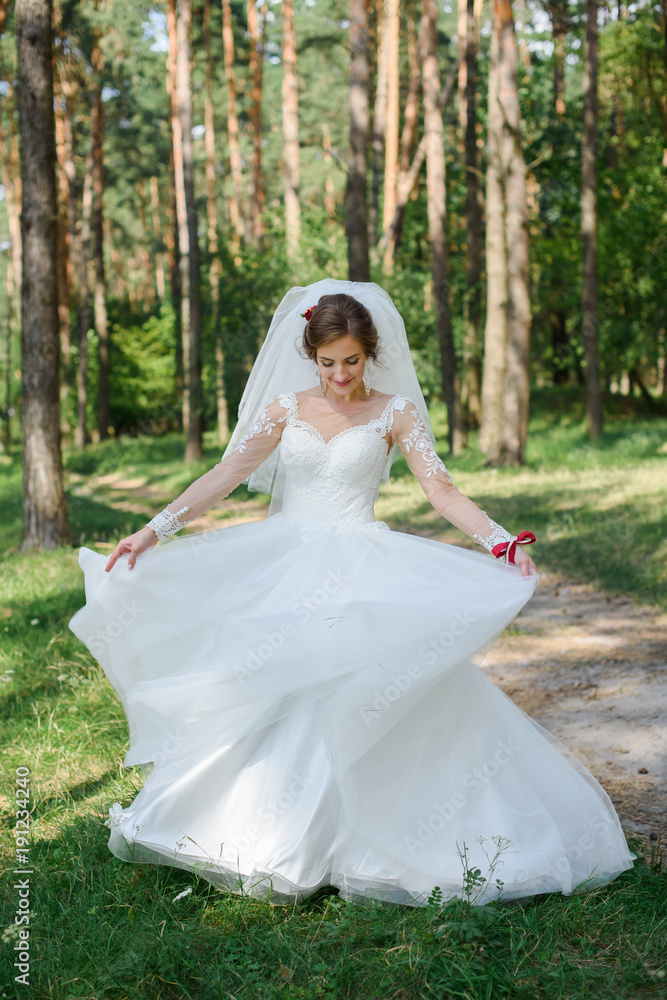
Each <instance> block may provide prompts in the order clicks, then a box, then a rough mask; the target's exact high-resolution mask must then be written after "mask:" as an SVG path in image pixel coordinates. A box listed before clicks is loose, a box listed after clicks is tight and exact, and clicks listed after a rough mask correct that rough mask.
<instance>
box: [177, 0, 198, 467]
mask: <svg viewBox="0 0 667 1000" xmlns="http://www.w3.org/2000/svg"><path fill="white" fill-rule="evenodd" d="M169 15H170V21H171V25H172V27H171V30H170V33H169V40H170V43H171V44H173V45H174V52H175V70H176V81H175V84H176V85H175V93H176V112H177V113H176V114H174V115H172V123H171V124H172V136H173V148H174V175H175V183H176V214H177V218H178V245H179V251H180V278H181V329H182V335H183V374H184V385H183V430H184V431H185V435H186V444H185V461H186V462H194V461H197V460H198V459H200V458H201V456H202V430H203V428H202V386H201V307H200V289H199V279H200V268H199V243H198V236H197V211H196V205H195V192H194V173H193V162H192V85H191V78H190V65H191V63H190V60H191V55H190V3H189V0H169Z"/></svg>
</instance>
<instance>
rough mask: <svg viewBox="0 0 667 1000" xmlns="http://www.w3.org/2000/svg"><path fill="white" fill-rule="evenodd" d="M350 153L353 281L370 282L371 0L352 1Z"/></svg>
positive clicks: (348, 198) (348, 224)
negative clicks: (368, 199) (369, 92)
mask: <svg viewBox="0 0 667 1000" xmlns="http://www.w3.org/2000/svg"><path fill="white" fill-rule="evenodd" d="M350 53H351V66H350V152H349V162H348V171H347V190H346V194H345V229H346V232H347V245H348V268H349V279H350V281H370V268H369V261H368V223H367V218H368V216H367V211H366V185H367V181H366V168H367V163H368V0H350Z"/></svg>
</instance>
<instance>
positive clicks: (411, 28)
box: [380, 0, 421, 274]
mask: <svg viewBox="0 0 667 1000" xmlns="http://www.w3.org/2000/svg"><path fill="white" fill-rule="evenodd" d="M406 22H407V48H408V92H407V95H406V98H405V106H404V108H403V131H402V132H401V152H400V164H399V170H398V177H397V180H396V201H395V205H394V213H393V216H392V218H391V219H390V220H389V222H388V223H385V227H384V233H383V235H382V239H381V240H380V247H381V249H383V250H384V254H383V258H382V267H383V270H384V272H385V274H390V273H391V272H392V270H393V267H394V252H395V250H396V247H397V246H398V244H399V243H400V239H401V230H402V226H403V212H404V210H405V201H404V199H403V197H402V192H404V190H405V189H406V185H407V184H408V183H409V180H408V175H409V172H410V157H411V156H412V154H413V152H414V145H415V139H416V135H417V121H418V118H419V88H420V86H421V69H420V66H419V57H418V53H417V31H416V27H415V12H414V3H413V2H412V0H408V5H407V17H406ZM413 187H414V184H413V183H412V184H410V188H409V190H408V195H407V196H409V194H410V191H412V188H413ZM407 196H406V197H407Z"/></svg>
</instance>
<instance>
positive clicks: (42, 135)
mask: <svg viewBox="0 0 667 1000" xmlns="http://www.w3.org/2000/svg"><path fill="white" fill-rule="evenodd" d="M51 24H52V6H51V2H50V0H17V2H16V39H17V55H18V84H19V86H18V97H19V114H20V134H21V181H22V200H21V237H22V245H23V275H22V289H21V303H22V337H21V354H22V368H23V383H22V418H23V538H22V541H21V545H20V548H21V550H23V551H25V550H28V549H35V548H41V547H43V548H48V549H54V548H56V547H57V545H58V544H59V543H60V542H63V541H67V540H69V526H68V521H67V508H66V504H65V493H64V487H63V469H62V454H61V445H60V400H59V374H60V339H59V336H58V278H57V267H56V253H57V243H56V220H57V206H56V171H55V167H56V143H55V122H54V114H53V75H52V72H53V60H52V37H51V32H52V28H51Z"/></svg>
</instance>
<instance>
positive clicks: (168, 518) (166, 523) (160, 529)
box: [146, 500, 190, 542]
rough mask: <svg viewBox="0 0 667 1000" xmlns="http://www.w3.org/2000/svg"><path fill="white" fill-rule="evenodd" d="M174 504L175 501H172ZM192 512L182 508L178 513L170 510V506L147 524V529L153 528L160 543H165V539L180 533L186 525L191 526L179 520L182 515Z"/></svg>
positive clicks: (187, 522) (187, 508)
mask: <svg viewBox="0 0 667 1000" xmlns="http://www.w3.org/2000/svg"><path fill="white" fill-rule="evenodd" d="M171 502H172V503H173V502H174V501H173V500H172V501H171ZM188 510H190V508H189V507H181V509H180V510H178V511H172V510H169V504H167V506H166V507H165V508H164V510H161V511H160V513H159V514H156V515H155V517H154V518H152V519H151V520H150V521H148V523H147V524H146V527H147V528H152V529H153V531H154V532H155V534H156V535H157V537H158V541H160V542H163V541H164V540H165V538H169V537H170V536H171V535H173V534H174V533H175V532H177V531H180V530H181V528H184V527H185V525H186V524H190V522H189V521H180V520H179V518H180V516H181V514H185V513H186V511H188Z"/></svg>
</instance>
